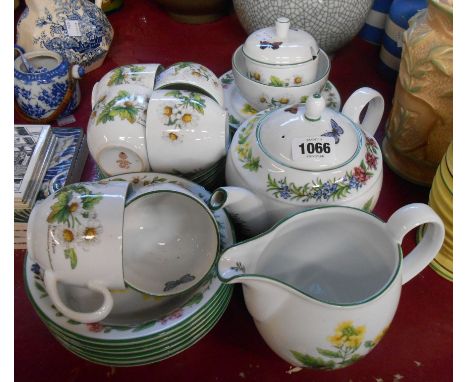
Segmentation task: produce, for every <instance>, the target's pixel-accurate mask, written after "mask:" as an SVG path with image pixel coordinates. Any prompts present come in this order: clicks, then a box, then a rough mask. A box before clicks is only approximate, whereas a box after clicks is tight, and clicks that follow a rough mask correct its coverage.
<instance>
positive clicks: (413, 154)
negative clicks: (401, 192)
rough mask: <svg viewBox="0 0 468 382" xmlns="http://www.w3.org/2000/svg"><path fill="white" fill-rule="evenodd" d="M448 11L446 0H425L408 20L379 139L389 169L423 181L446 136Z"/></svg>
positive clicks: (450, 75)
mask: <svg viewBox="0 0 468 382" xmlns="http://www.w3.org/2000/svg"><path fill="white" fill-rule="evenodd" d="M452 16H453V5H452V0H430V1H429V5H428V8H427V9H426V10H423V11H421V12H418V13H417V14H416V15H415V16H414V17H413V18H412V19H411V20H410V27H409V29H408V30H407V31H406V32H405V33H404V34H403V54H402V59H401V63H400V72H399V75H398V80H397V84H396V88H395V96H394V99H393V106H392V110H391V113H390V117H389V120H388V124H387V128H386V132H385V139H384V142H383V153H384V158H385V161H386V162H387V164H388V165H389V166H390V168H392V170H393V171H395V172H396V173H398V174H399V175H400V176H402V177H403V178H406V179H407V180H409V181H411V182H414V183H417V184H422V185H426V186H429V185H430V184H431V182H432V179H433V178H434V175H435V172H436V170H437V166H438V165H439V163H440V161H441V159H442V156H443V155H444V153H445V152H446V151H447V147H448V145H449V144H450V142H451V141H452V128H453V112H452V108H453V107H452V104H453V90H452V89H453V84H452V79H453V17H452Z"/></svg>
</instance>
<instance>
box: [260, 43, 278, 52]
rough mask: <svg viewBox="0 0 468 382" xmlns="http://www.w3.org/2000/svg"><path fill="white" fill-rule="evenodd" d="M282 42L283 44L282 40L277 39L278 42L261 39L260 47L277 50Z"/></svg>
mask: <svg viewBox="0 0 468 382" xmlns="http://www.w3.org/2000/svg"><path fill="white" fill-rule="evenodd" d="M281 44H282V42H281V41H277V42H270V41H260V49H266V48H271V49H273V50H276V49H279V47H280V45H281Z"/></svg>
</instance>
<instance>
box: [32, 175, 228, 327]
mask: <svg viewBox="0 0 468 382" xmlns="http://www.w3.org/2000/svg"><path fill="white" fill-rule="evenodd" d="M127 191H129V183H128V182H122V181H109V180H107V181H101V182H97V183H77V184H73V185H69V186H66V187H64V188H63V189H62V190H60V191H59V192H58V193H56V194H54V195H51V196H49V197H48V198H47V199H45V200H44V201H43V202H41V203H37V204H36V206H35V207H34V209H33V211H32V213H31V217H30V219H29V223H28V231H27V232H28V233H27V235H28V237H27V242H28V252H29V253H30V256H31V258H32V259H33V260H34V261H36V262H37V263H38V264H39V265H40V266H41V268H43V269H44V285H45V289H46V291H47V293H48V294H49V296H50V298H51V300H52V301H53V303H54V305H55V307H56V308H57V310H58V311H59V312H61V313H62V314H64V315H65V316H67V317H69V318H71V319H73V320H75V321H78V322H83V323H89V322H97V321H100V320H103V319H104V318H105V317H106V316H107V315H108V314H109V313H110V312H111V310H112V308H113V304H114V301H113V297H112V294H111V293H110V289H125V288H126V287H127V286H130V287H131V288H133V289H135V290H137V291H139V292H141V293H145V294H149V295H154V296H169V295H176V294H177V295H178V294H181V293H184V292H186V291H187V290H189V289H190V288H192V287H195V286H197V285H198V284H199V283H200V282H202V281H203V279H204V278H205V276H206V275H207V274H208V273H209V271H210V269H211V268H212V266H213V264H214V262H215V260H216V258H217V255H218V252H219V246H220V243H219V241H220V239H219V232H218V226H217V223H216V221H215V218H214V216H213V214H212V213H211V211H210V209H209V208H208V207H207V206H206V204H205V203H204V202H203V200H201V199H199V198H198V197H197V196H195V195H194V194H193V193H191V192H190V191H188V190H187V189H185V188H183V187H181V186H178V185H175V184H170V183H163V184H154V185H148V186H146V187H144V188H141V189H139V190H136V191H134V192H129V193H128V194H127ZM59 282H61V283H64V284H68V285H74V286H80V287H85V288H87V289H90V290H91V291H94V292H98V293H99V294H101V295H102V296H103V302H102V303H101V305H100V307H98V308H97V309H96V310H94V311H91V312H88V311H87V312H79V311H75V310H73V309H72V308H70V307H69V306H67V305H66V304H65V303H64V302H63V300H62V297H61V295H60V293H59V288H58V285H57V284H58V283H59Z"/></svg>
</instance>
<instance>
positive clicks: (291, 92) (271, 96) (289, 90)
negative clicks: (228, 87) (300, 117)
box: [232, 46, 330, 110]
mask: <svg viewBox="0 0 468 382" xmlns="http://www.w3.org/2000/svg"><path fill="white" fill-rule="evenodd" d="M317 61H318V62H317V72H316V74H315V80H314V81H313V82H311V83H309V84H306V85H301V86H290V87H278V86H271V85H265V84H262V83H260V82H257V81H254V80H253V79H251V78H249V70H248V69H247V65H246V59H245V55H244V54H243V53H242V46H240V47H239V48H237V50H236V51H235V52H234V54H233V56H232V73H233V75H234V80H235V82H236V85H237V86H238V87H239V89H240V92H241V93H242V95H243V96H244V98H245V99H246V100H247V101H248V103H249V104H250V105H252V106H253V107H254V108H255V109H257V110H265V109H267V108H269V107H278V106H282V105H288V104H294V103H299V102H305V101H306V100H307V97H308V96H309V95H311V94H313V93H317V92H320V91H321V90H322V89H323V87H324V86H325V84H326V82H327V79H328V75H329V74H330V60H329V58H328V56H327V54H326V53H325V52H324V51H322V50H320V51H319V53H318V59H317Z"/></svg>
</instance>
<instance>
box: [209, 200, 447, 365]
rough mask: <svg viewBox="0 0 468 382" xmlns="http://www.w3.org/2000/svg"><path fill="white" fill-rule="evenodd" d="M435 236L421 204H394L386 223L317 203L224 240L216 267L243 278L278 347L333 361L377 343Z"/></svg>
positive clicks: (436, 227) (234, 279) (290, 357)
mask: <svg viewBox="0 0 468 382" xmlns="http://www.w3.org/2000/svg"><path fill="white" fill-rule="evenodd" d="M422 224H426V232H425V235H424V237H423V239H422V240H421V241H420V242H419V243H418V244H417V246H416V247H415V248H414V249H413V250H412V251H411V252H410V253H409V254H408V255H406V256H405V257H404V258H403V253H402V248H401V242H402V240H403V238H404V236H405V235H406V234H407V233H408V232H409V231H411V230H412V229H414V228H416V227H417V226H419V225H422ZM443 240H444V225H443V223H442V221H441V219H440V218H439V217H438V216H437V214H436V213H435V212H434V211H433V210H432V209H431V208H430V207H429V206H427V205H425V204H410V205H407V206H405V207H402V208H400V209H399V210H398V211H396V212H395V213H394V214H393V215H392V216H391V217H390V219H389V220H388V222H387V223H385V222H383V221H382V220H380V219H379V218H377V217H376V216H374V215H372V214H370V213H367V212H365V211H363V210H359V209H355V208H350V207H341V206H329V207H319V208H316V209H313V210H308V211H305V212H301V213H298V214H296V215H293V216H291V217H289V218H287V219H285V220H283V221H281V222H280V223H278V224H277V225H276V226H275V227H274V228H272V229H271V230H269V231H267V232H266V233H265V234H263V235H260V236H257V237H255V238H254V239H251V240H248V241H245V242H243V243H239V244H237V245H234V246H232V247H230V248H229V249H227V250H226V251H225V252H224V253H223V254H222V256H221V258H220V260H219V263H218V274H219V276H220V278H221V280H222V281H224V282H226V283H242V284H243V287H244V288H243V291H244V298H245V302H246V305H247V308H248V310H249V312H250V314H251V315H252V316H253V318H254V320H255V325H256V326H257V329H258V330H259V332H260V334H261V335H262V337H263V338H264V340H265V341H266V342H267V344H268V345H269V346H270V348H271V349H272V350H273V351H274V352H275V353H276V354H278V355H279V356H280V357H282V358H283V359H284V360H286V361H287V362H289V363H291V364H293V365H296V366H299V367H310V368H319V369H336V368H341V367H345V366H348V365H351V364H352V363H354V362H355V361H357V360H359V359H361V358H362V357H363V356H365V355H366V354H367V353H368V352H369V351H370V350H371V349H373V348H374V347H375V346H376V345H377V343H378V342H379V341H380V339H381V338H382V337H383V335H384V334H385V332H386V330H387V329H388V327H389V325H390V323H391V321H392V318H393V316H394V314H395V312H396V309H397V306H398V301H399V298H400V293H401V287H402V285H403V284H405V283H406V282H408V281H409V280H411V279H412V278H413V277H415V276H416V275H417V274H418V273H419V272H421V271H422V270H423V269H424V268H425V267H426V266H427V265H428V264H429V263H430V262H431V260H432V259H433V258H434V256H435V255H436V254H437V252H438V251H439V249H440V248H441V246H442V242H443Z"/></svg>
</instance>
